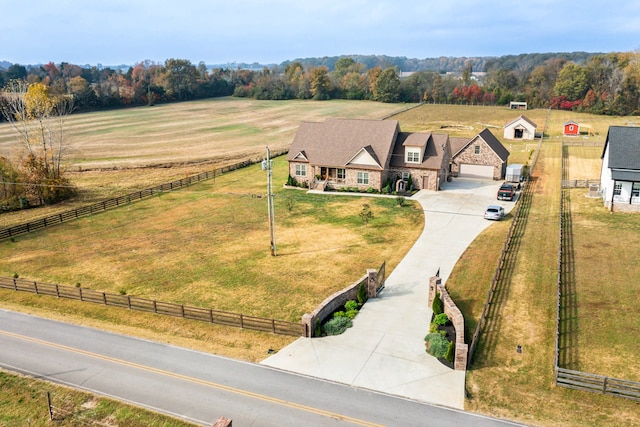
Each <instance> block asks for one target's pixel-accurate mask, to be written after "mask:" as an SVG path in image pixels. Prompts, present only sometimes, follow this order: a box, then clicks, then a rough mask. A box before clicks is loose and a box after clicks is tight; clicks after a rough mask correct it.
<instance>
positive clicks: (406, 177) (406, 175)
mask: <svg viewBox="0 0 640 427" xmlns="http://www.w3.org/2000/svg"><path fill="white" fill-rule="evenodd" d="M402 179H404V180H405V181H407V180H408V179H409V172H402Z"/></svg>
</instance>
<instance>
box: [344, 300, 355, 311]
mask: <svg viewBox="0 0 640 427" xmlns="http://www.w3.org/2000/svg"><path fill="white" fill-rule="evenodd" d="M344 308H345V310H347V311H350V310H357V309H358V303H357V302H356V301H355V300H349V301H347V302H346V303H345V304H344Z"/></svg>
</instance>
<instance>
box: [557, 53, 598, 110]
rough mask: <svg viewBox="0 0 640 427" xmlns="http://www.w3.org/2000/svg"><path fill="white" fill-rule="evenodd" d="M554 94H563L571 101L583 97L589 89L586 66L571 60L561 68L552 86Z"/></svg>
mask: <svg viewBox="0 0 640 427" xmlns="http://www.w3.org/2000/svg"><path fill="white" fill-rule="evenodd" d="M553 90H554V92H555V95H556V96H564V97H566V98H567V99H569V100H571V101H576V100H579V99H582V98H584V96H585V95H586V94H587V91H588V90H589V74H588V72H587V70H586V68H584V67H581V66H580V65H577V64H574V63H572V62H570V63H568V64H567V65H565V66H564V68H562V70H561V71H560V73H559V74H558V78H557V79H556V84H555V86H554V89H553Z"/></svg>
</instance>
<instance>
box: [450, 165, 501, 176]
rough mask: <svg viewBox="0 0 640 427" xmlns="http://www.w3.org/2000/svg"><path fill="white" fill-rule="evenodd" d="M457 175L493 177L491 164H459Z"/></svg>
mask: <svg viewBox="0 0 640 427" xmlns="http://www.w3.org/2000/svg"><path fill="white" fill-rule="evenodd" d="M458 176H459V177H460V178H485V179H493V166H487V165H469V164H461V165H460V173H459V174H458Z"/></svg>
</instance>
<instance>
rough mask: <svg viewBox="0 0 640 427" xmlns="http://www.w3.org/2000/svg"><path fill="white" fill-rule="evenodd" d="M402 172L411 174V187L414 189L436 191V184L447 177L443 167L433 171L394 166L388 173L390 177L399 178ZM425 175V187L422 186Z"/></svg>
mask: <svg viewBox="0 0 640 427" xmlns="http://www.w3.org/2000/svg"><path fill="white" fill-rule="evenodd" d="M403 172H408V173H409V174H410V175H411V182H412V183H413V188H414V189H416V190H432V191H438V190H439V188H438V186H439V185H440V184H442V183H443V182H444V181H446V179H447V173H446V170H444V169H441V170H440V171H435V170H429V169H408V168H402V169H397V168H395V169H391V170H390V171H389V175H390V176H392V177H396V179H399V178H402V173H403ZM425 177H426V178H427V188H423V183H424V178H425Z"/></svg>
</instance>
